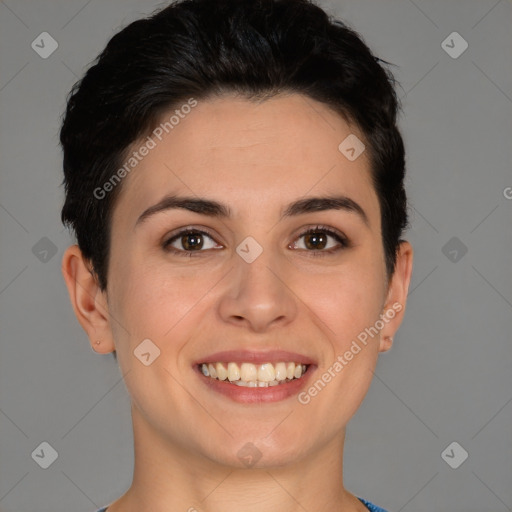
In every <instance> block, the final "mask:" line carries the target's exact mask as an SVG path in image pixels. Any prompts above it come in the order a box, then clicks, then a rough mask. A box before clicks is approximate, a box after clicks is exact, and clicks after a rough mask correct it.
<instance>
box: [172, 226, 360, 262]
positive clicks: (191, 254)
mask: <svg viewBox="0 0 512 512" xmlns="http://www.w3.org/2000/svg"><path fill="white" fill-rule="evenodd" d="M313 233H325V234H327V235H329V236H332V237H333V238H334V239H336V240H337V241H338V242H339V244H340V245H341V247H331V248H330V249H328V250H323V249H319V250H314V249H312V250H308V249H301V250H303V251H306V252H309V253H312V254H311V256H312V257H315V258H316V257H323V256H329V255H332V254H334V253H337V252H338V251H341V250H343V249H347V248H348V247H350V246H351V244H350V242H349V240H348V239H347V238H346V237H345V236H343V235H342V234H341V233H338V232H337V231H334V230H332V229H330V228H328V227H325V226H321V225H318V226H316V227H314V228H309V229H307V230H306V231H303V232H302V233H300V234H299V235H298V237H297V239H300V238H301V237H303V236H306V235H309V234H313ZM188 234H201V235H207V236H209V237H210V238H211V239H212V240H213V239H214V238H213V236H212V235H211V234H210V233H208V231H204V230H201V229H195V228H185V229H183V230H181V231H179V232H178V233H176V234H175V235H173V236H172V237H171V238H169V239H168V240H167V241H165V242H164V243H163V244H162V247H163V249H164V250H165V251H167V252H170V253H172V254H176V255H177V256H183V257H189V258H192V257H196V256H199V255H200V253H202V252H205V251H204V250H197V251H187V250H179V249H175V248H174V247H170V244H171V243H172V242H174V241H175V240H177V239H179V238H180V237H182V236H184V235H188ZM214 250H216V249H214ZM194 253H197V254H194Z"/></svg>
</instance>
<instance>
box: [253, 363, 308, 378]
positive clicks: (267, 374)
mask: <svg viewBox="0 0 512 512" xmlns="http://www.w3.org/2000/svg"><path fill="white" fill-rule="evenodd" d="M299 367H300V369H301V370H302V367H301V366H300V365H299ZM299 367H298V368H299ZM300 374H301V375H302V371H301V373H300ZM299 377H300V375H299ZM275 378H276V371H275V370H274V365H273V364H271V363H265V364H262V365H260V367H259V368H258V380H259V381H261V382H270V381H271V380H275Z"/></svg>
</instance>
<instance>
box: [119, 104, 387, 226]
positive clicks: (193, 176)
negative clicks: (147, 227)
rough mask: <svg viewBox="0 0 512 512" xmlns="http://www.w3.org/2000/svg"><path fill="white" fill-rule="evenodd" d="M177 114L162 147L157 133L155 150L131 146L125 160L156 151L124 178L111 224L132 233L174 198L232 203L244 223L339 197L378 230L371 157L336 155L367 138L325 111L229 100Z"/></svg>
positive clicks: (170, 113) (314, 106)
mask: <svg viewBox="0 0 512 512" xmlns="http://www.w3.org/2000/svg"><path fill="white" fill-rule="evenodd" d="M175 111H176V108H175V109H173V110H170V111H168V112H167V113H166V114H165V115H164V116H162V123H165V122H167V125H165V126H167V130H165V129H163V130H162V129H161V130H160V131H162V132H163V135H160V138H161V140H160V139H159V138H158V137H157V136H155V132H153V133H151V134H149V136H150V138H151V140H152V143H150V144H149V143H148V141H149V139H148V138H146V139H143V140H142V141H139V142H138V143H136V144H134V145H132V148H131V150H130V154H129V155H128V156H130V155H133V151H138V150H139V149H140V148H141V147H142V146H143V145H146V146H148V147H149V146H152V148H151V149H150V150H149V151H146V152H145V153H146V154H145V156H143V157H140V155H139V158H140V160H137V164H136V165H135V166H134V168H133V170H131V171H130V172H129V173H128V175H127V176H126V177H125V178H124V181H123V190H122V193H121V195H120V198H119V202H118V205H117V206H116V209H115V211H114V223H118V224H119V223H125V222H126V223H130V224H131V225H132V226H133V225H134V223H135V221H136V218H137V216H138V215H140V213H141V211H142V210H144V209H145V208H147V207H148V206H150V205H152V204H154V203H156V202H158V201H159V200H160V199H161V198H162V197H163V196H164V195H167V194H169V193H174V194H176V193H177V194H183V195H187V196H193V195H196V196H200V197H208V198H210V199H216V200H218V201H220V202H224V203H228V204H230V205H231V210H233V211H234V212H235V215H236V214H238V215H239V216H240V217H242V216H244V215H246V216H247V217H251V216H252V215H254V213H255V212H257V213H258V214H259V215H263V213H264V212H268V213H269V215H271V214H272V212H273V211H275V210H277V209H279V207H280V206H281V205H282V204H285V203H286V204H287V203H289V202H291V201H292V200H295V199H297V198H299V197H302V196H305V195H312V194H314V195H320V194H321V193H323V194H324V195H325V194H335V193H342V194H345V195H347V196H349V197H352V198H353V199H354V200H356V201H357V202H358V203H359V204H361V205H364V209H365V210H366V211H367V213H368V216H369V217H370V223H371V224H373V223H374V222H376V219H374V218H372V217H374V216H375V214H376V212H373V213H372V210H375V208H376V207H377V208H378V204H377V198H376V195H375V192H374V190H373V186H372V182H371V177H370V167H369V165H370V164H369V159H368V155H367V151H364V152H363V153H362V154H361V155H360V156H359V157H358V158H357V159H356V160H354V161H350V160H348V159H347V158H346V157H345V156H344V154H343V153H342V152H341V151H340V149H339V145H340V143H342V141H344V140H345V139H346V138H347V137H348V136H353V135H355V136H357V137H358V138H359V139H363V136H362V134H361V133H360V131H359V130H358V129H357V128H356V127H355V126H350V125H348V124H347V123H346V121H345V120H344V119H343V118H342V117H341V116H340V115H339V114H337V113H335V112H334V111H332V110H331V109H329V108H328V107H327V106H325V105H324V104H322V103H319V102H316V101H314V100H312V99H310V98H306V97H304V96H302V95H298V94H293V95H288V96H276V97H274V98H272V99H269V100H266V101H264V102H260V103H256V102H253V101H249V100H246V99H240V98H234V97H230V96H227V97H222V98H215V99H210V100H207V101H198V102H197V105H196V106H194V107H193V108H191V109H183V111H180V109H179V107H178V111H179V112H178V113H176V114H179V116H178V115H174V114H175ZM185 112H187V113H185ZM173 115H174V118H173V119H172V124H171V123H170V122H169V121H170V119H171V116H173ZM160 126H162V127H163V126H164V124H161V125H160ZM167 131H168V133H167Z"/></svg>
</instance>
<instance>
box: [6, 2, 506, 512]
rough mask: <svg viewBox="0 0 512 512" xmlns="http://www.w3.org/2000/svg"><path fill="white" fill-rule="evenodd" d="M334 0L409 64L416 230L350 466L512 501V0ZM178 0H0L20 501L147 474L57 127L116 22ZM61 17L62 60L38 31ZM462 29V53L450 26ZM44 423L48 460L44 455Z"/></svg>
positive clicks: (9, 439)
mask: <svg viewBox="0 0 512 512" xmlns="http://www.w3.org/2000/svg"><path fill="white" fill-rule="evenodd" d="M319 3H320V5H321V6H323V7H324V8H326V9H328V10H329V11H330V12H332V13H333V14H335V15H337V16H340V17H342V18H343V19H344V20H345V21H346V22H347V23H348V24H349V25H350V26H352V27H354V28H355V29H356V30H358V31H359V32H360V33H361V34H362V36H363V38H364V39H365V41H366V42H367V43H368V44H369V45H370V47H371V48H372V49H373V50H374V51H375V52H376V53H377V55H379V56H380V57H381V58H383V59H385V60H387V61H390V62H393V63H394V64H397V66H398V68H392V70H393V71H394V73H395V75H396V77H397V79H398V80H399V81H400V83H401V88H399V89H398V93H399V95H400V97H401V98H402V101H403V105H404V115H403V116H402V117H401V119H400V126H401V128H402V132H403V136H404V139H405V143H406V150H407V164H408V175H407V180H406V186H407V188H408V193H409V198H410V204H411V215H412V217H411V222H412V229H411V230H409V232H408V233H407V238H408V240H410V242H411V243H412V244H413V246H414V249H415V262H414V272H413V277H412V282H411V286H410V292H409V299H408V304H407V313H406V316H405V321H404V323H403V325H402V327H401V328H400V330H399V332H398V334H397V336H396V338H395V342H394V346H393V348H392V350H391V351H390V352H389V353H386V354H382V355H381V356H380V358H379V362H378V365H377V368H376V374H375V378H374V380H373V383H372V386H371V388H370V391H369V393H368V395H367V397H366V399H365V401H364V402H363V404H362V406H361V408H360V409H359V410H358V412H357V413H356V415H355V417H354V418H353V420H352V422H351V423H350V424H349V426H348V429H347V442H346V448H345V450H346V454H345V485H346V487H347V488H348V489H349V490H350V491H351V492H353V493H354V494H357V495H359V496H362V497H366V498H367V499H370V500H371V501H373V502H374V503H376V504H378V505H380V506H382V507H385V508H387V509H389V511H390V512H393V511H395V512H398V511H403V512H413V511H414V512H427V511H428V512H432V511H439V512H441V511H443V512H444V511H447V510H450V511H453V512H457V511H459V512H462V511H464V512H487V511H488V512H491V511H492V512H500V511H506V510H512V403H511V402H512V371H511V362H512V347H511V334H510V333H511V332H512V329H511V327H512V325H511V324H512V321H511V318H512V315H511V312H512V311H511V308H512V271H511V266H510V258H509V254H510V250H511V249H512V230H511V220H512V200H511V199H510V198H511V197H512V189H509V188H507V187H512V172H511V166H510V164H511V161H512V159H511V153H512V149H511V147H512V144H511V135H512V115H511V114H512V99H511V98H512V52H511V49H512V30H511V28H512V25H511V19H512V3H511V2H510V1H505V0H501V1H497V0H481V1H476V0H471V1H469V0H467V1H466V0H460V1H457V0H451V1H445V0H423V1H420V0H415V1H412V0H386V1H383V0H378V1H377V0H373V1H370V0H363V1H362V0H357V1H356V0H352V1H348V0H347V1H341V0H337V1H334V0H331V1H329V2H327V1H323V2H319ZM161 5H163V4H162V3H158V2H152V1H142V0H128V1H127V0H124V1H121V0H109V1H105V2H100V1H99V0H92V1H91V0H89V1H84V0H72V1H69V0H68V1H64V0H60V1H49V0H44V1H35V0H32V1H28V0H18V1H14V0H5V1H0V27H1V29H0V123H1V134H2V136H1V141H0V144H1V147H0V151H1V153H0V154H1V157H2V158H1V160H0V165H1V189H0V236H1V274H0V308H1V317H0V325H1V335H2V337H1V360H0V365H1V372H0V432H1V437H0V441H1V445H0V446H1V448H0V510H1V511H2V512H36V511H37V512H45V511H48V512H50V511H51V512H60V511H76V512H87V511H93V510H96V508H99V507H100V506H102V505H106V504H108V503H109V502H111V501H113V500H114V499H116V498H117V497H119V496H120V495H121V494H122V493H123V492H124V491H125V490H126V489H127V488H128V486H129V485H130V483H131V475H132V469H133V453H132V432H131V422H130V410H129V397H128V395H127V392H126V389H125V387H124V383H123V381H122V379H121V373H120V371H119V369H118V368H117V364H116V362H115V361H114V359H113V357H112V355H103V356H102V355H98V354H96V353H94V352H93V351H92V350H91V348H90V347H89V343H88V340H87V337H86V335H85V333H84V332H83V331H82V329H81V327H80V325H79V324H78V322H77V320H76V318H75V316H74V313H73V310H72V308H71V304H70V302H69V299H68V294H67V289H66V288H65V284H64V281H63V278H62V276H61V271H60V264H61V259H62V255H63V251H64V250H65V248H66V247H67V246H68V245H69V244H71V243H74V240H73V239H72V238H71V236H70V235H69V233H68V232H67V231H65V230H64V229H63V227H62V225H61V224H60V218H59V215H60V208H61V206H62V202H63V189H62V188H61V187H60V186H59V185H60V182H61V180H62V171H61V166H62V163H61V152H60V148H59V146H58V130H59V125H60V116H61V113H62V112H63V109H64V106H65V98H66V95H67V93H68V91H69V90H70V88H71V86H72V85H73V83H74V82H75V81H76V80H77V79H78V78H79V77H80V76H81V75H82V73H83V72H84V70H85V69H86V68H87V67H88V65H89V63H90V62H91V61H92V60H93V59H94V58H95V57H96V55H97V54H98V53H99V52H100V51H101V50H102V49H103V47H104V45H105V44H106V42H107V41H108V39H110V37H112V35H113V34H114V33H115V32H117V31H118V30H119V29H120V28H122V27H124V26H126V24H128V23H129V22H131V21H133V20H135V19H137V18H139V17H141V16H142V15H146V14H149V13H150V12H151V11H152V10H153V9H154V8H156V7H159V6H161ZM44 31H46V32H49V33H50V34H51V36H52V37H53V38H55V39H56V40H57V42H58V48H57V50H56V51H55V52H54V53H53V54H52V55H50V56H49V57H48V58H46V59H43V58H41V57H40V56H39V55H38V54H37V53H36V52H35V51H34V50H33V49H32V47H31V43H32V41H34V40H35V39H36V38H37V37H38V36H39V34H41V33H42V32H44ZM454 31H456V32H458V33H460V34H461V36H462V37H463V38H464V39H465V40H466V41H467V42H468V44H469V47H468V49H467V50H466V51H465V52H464V53H462V54H461V55H460V56H459V57H458V58H452V57H451V56H450V55H448V53H447V52H446V51H445V50H444V49H443V47H442V45H441V43H442V42H443V41H444V40H445V39H446V38H447V37H448V36H449V35H450V34H451V33H452V32H454ZM448 41H449V44H450V45H452V46H455V50H456V49H457V48H459V46H457V45H458V44H459V43H456V42H454V43H453V44H452V43H451V42H450V40H448ZM507 196H508V198H507ZM44 237H46V238H47V239H48V240H47V239H46V238H44ZM453 237H455V240H451V239H452V238H453ZM41 239H43V240H42V241H41ZM450 240H451V241H450ZM446 244H448V245H446ZM464 247H465V248H467V253H465V254H463V251H464ZM52 249H53V252H52ZM44 250H48V251H49V252H47V253H46V254H45V253H44V252H43V251H44ZM453 250H455V251H456V252H450V251H453ZM461 256H462V257H461ZM43 441H46V442H48V443H49V444H50V445H51V446H52V447H53V448H54V449H55V450H56V451H57V452H58V458H57V459H56V460H55V462H54V463H53V464H52V465H51V466H50V467H49V468H48V469H42V468H41V467H40V466H39V465H38V464H37V463H36V462H35V460H34V459H33V458H32V456H31V454H32V452H33V451H34V450H35V449H36V448H37V447H38V446H39V445H40V443H42V442H43ZM453 441H456V442H457V443H459V444H460V445H461V446H462V447H463V449H465V450H466V451H467V452H468V454H469V457H468V458H467V460H465V461H464V463H463V464H462V465H460V467H458V468H457V469H452V467H450V466H449V465H448V464H447V463H446V462H445V460H443V458H442V456H441V453H442V452H443V450H444V449H445V448H446V447H447V446H448V445H450V443H452V442H453ZM450 455H451V459H452V460H457V458H458V457H460V448H457V449H456V450H454V452H453V454H452V452H450ZM311 512H314V511H311Z"/></svg>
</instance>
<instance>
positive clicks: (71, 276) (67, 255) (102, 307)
mask: <svg viewBox="0 0 512 512" xmlns="http://www.w3.org/2000/svg"><path fill="white" fill-rule="evenodd" d="M61 270H62V275H63V277H64V281H65V282H66V286H67V289H68V293H69V298H70V301H71V305H72V306H73V310H74V312H75V315H76V317H77V320H78V322H79V323H80V325H81V326H82V328H83V329H84V330H85V332H86V333H87V335H88V336H89V342H90V344H91V347H92V349H93V350H94V351H95V352H98V353H102V354H107V353H110V352H112V351H113V350H115V345H114V341H113V337H112V331H111V328H110V321H109V314H108V305H107V301H106V294H105V293H104V292H102V291H101V289H100V286H99V283H98V280H97V277H96V275H95V274H94V272H93V271H92V269H91V266H90V265H89V264H88V262H87V261H86V260H85V259H84V258H83V255H82V252H81V250H80V249H79V247H78V245H76V244H74V245H71V246H70V247H68V248H67V249H66V251H65V252H64V256H63V258H62V266H61ZM98 341H99V343H98Z"/></svg>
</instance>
